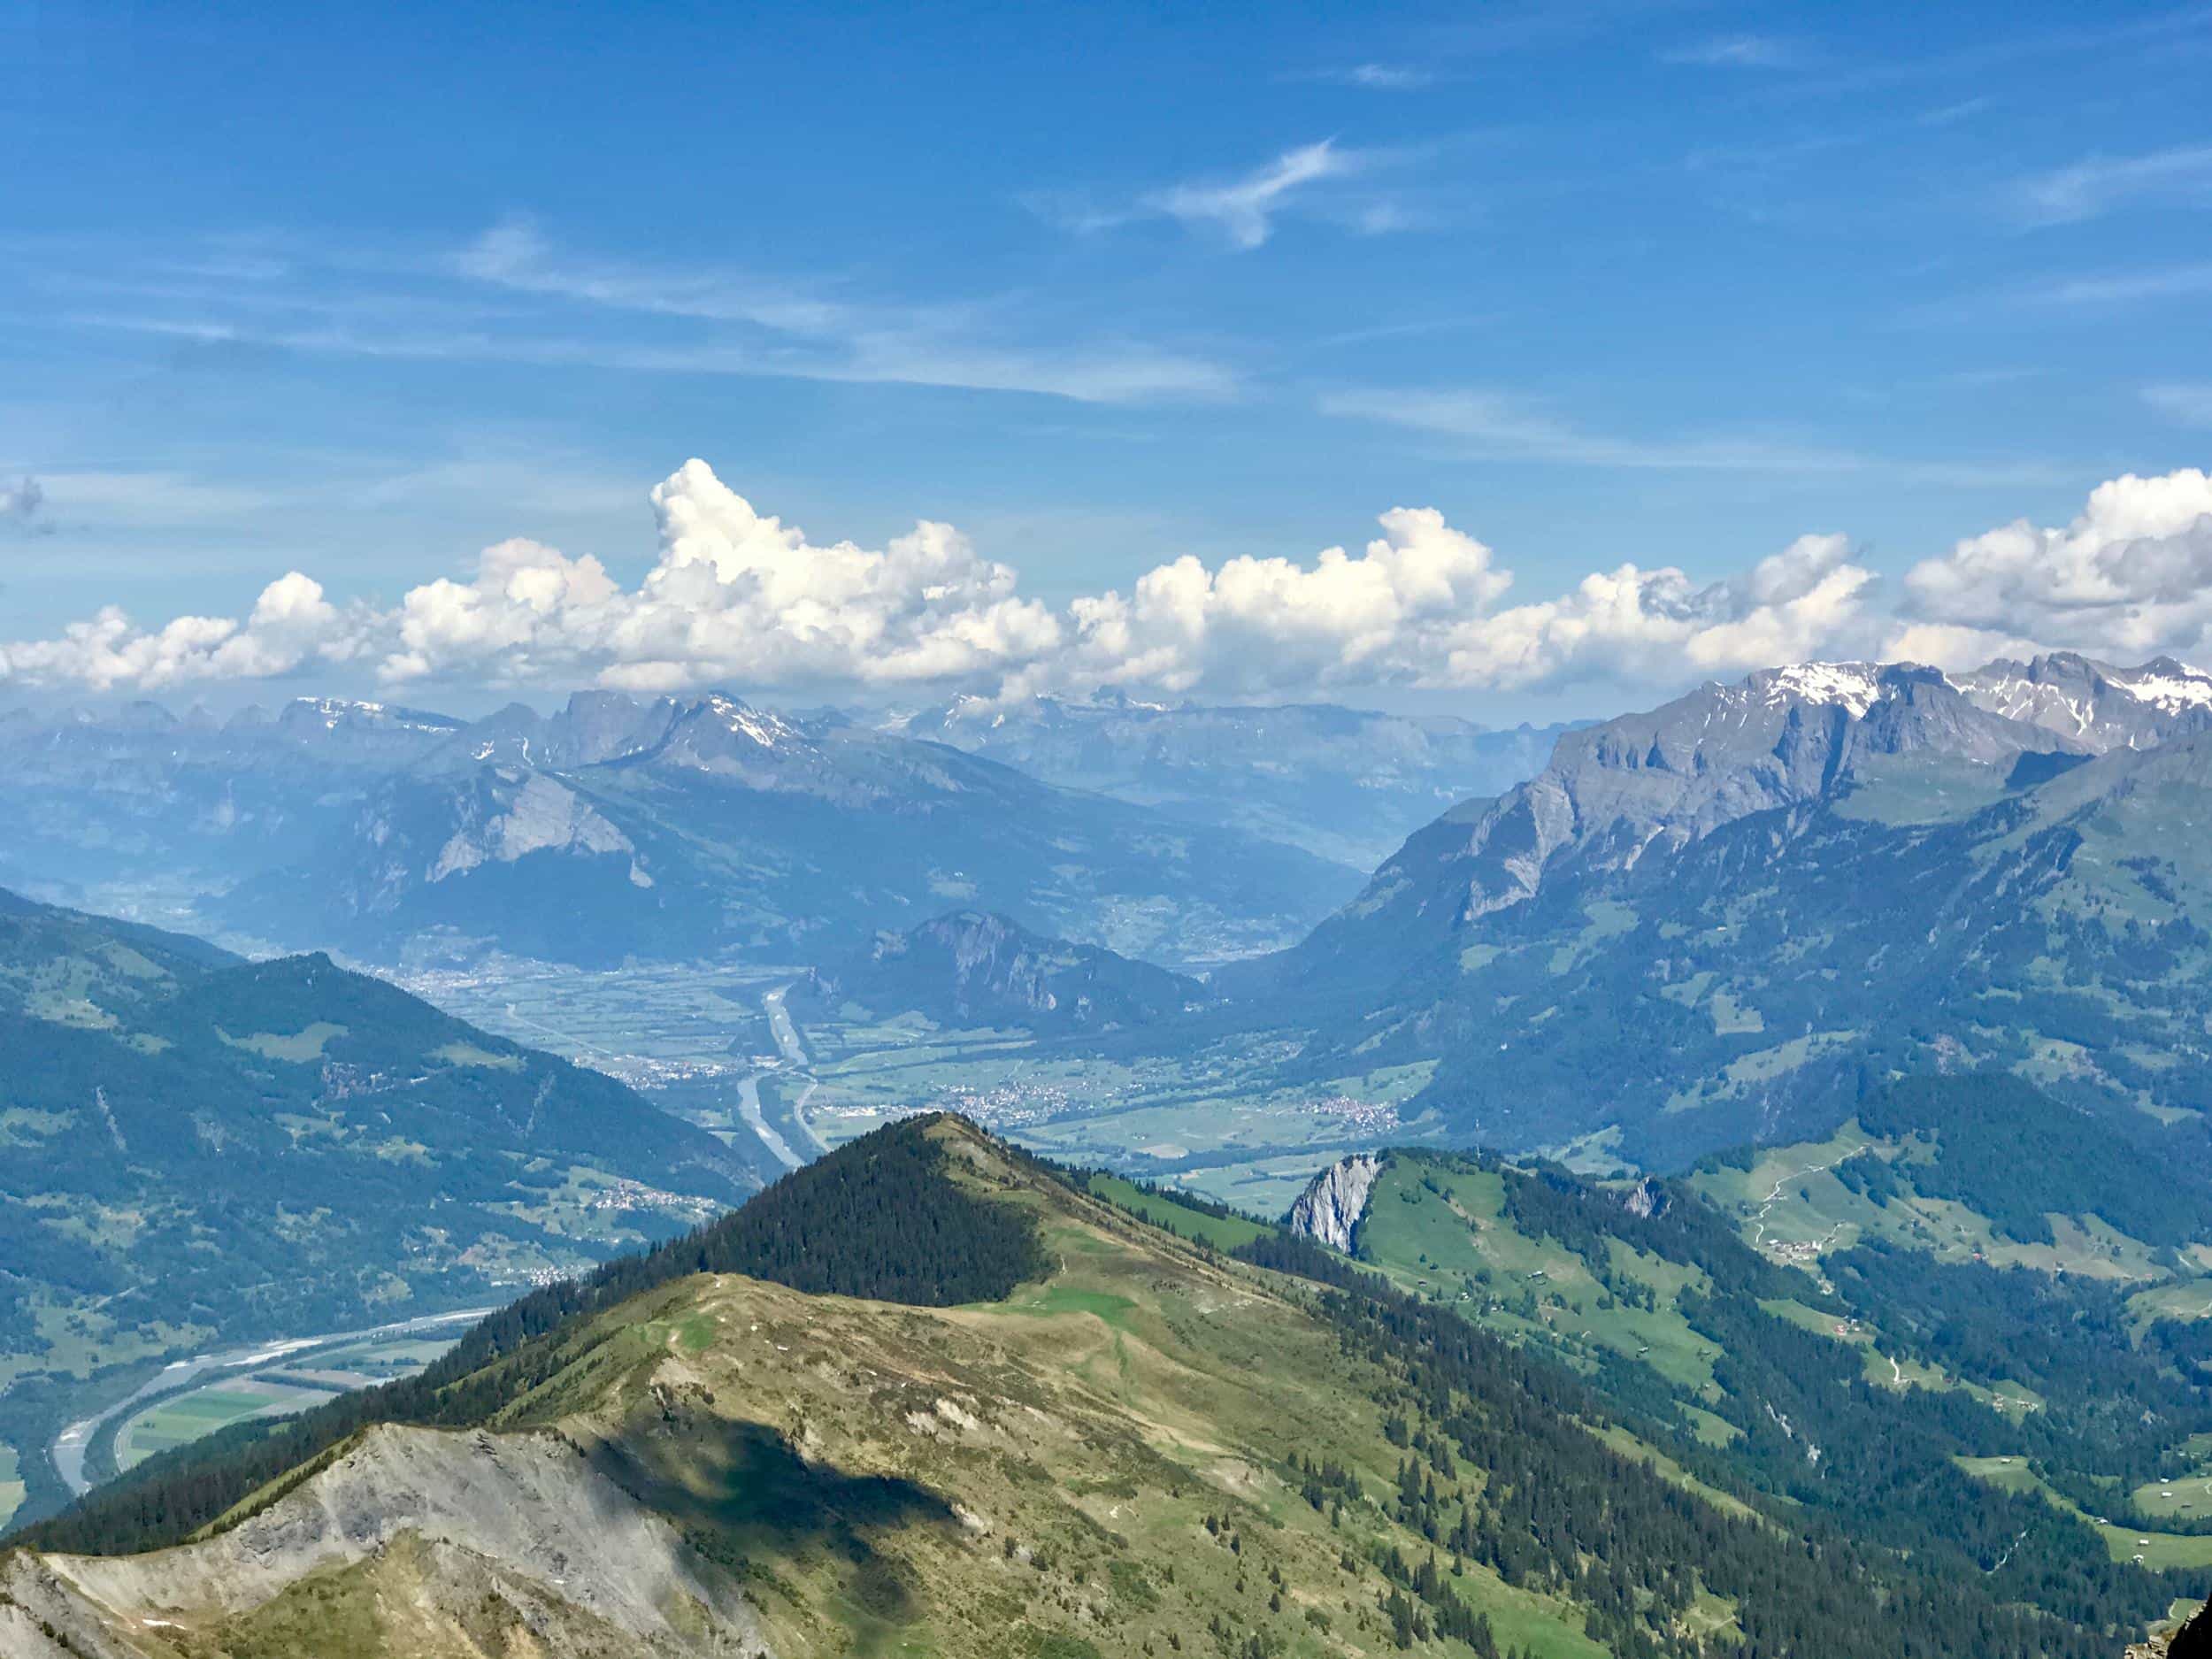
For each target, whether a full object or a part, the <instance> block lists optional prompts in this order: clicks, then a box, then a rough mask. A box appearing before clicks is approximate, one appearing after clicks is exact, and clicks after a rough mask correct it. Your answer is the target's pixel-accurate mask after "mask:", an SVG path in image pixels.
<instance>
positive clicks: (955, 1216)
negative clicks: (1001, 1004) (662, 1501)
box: [26, 1118, 1044, 1552]
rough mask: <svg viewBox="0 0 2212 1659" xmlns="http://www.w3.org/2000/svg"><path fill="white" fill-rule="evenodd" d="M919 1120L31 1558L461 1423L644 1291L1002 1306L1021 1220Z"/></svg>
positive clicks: (530, 1299) (82, 1524)
mask: <svg viewBox="0 0 2212 1659" xmlns="http://www.w3.org/2000/svg"><path fill="white" fill-rule="evenodd" d="M951 1121H952V1120H950V1119H947V1118H917V1119H912V1120H910V1122H909V1123H908V1124H906V1125H899V1126H898V1127H897V1128H896V1130H895V1131H886V1132H882V1133H879V1134H877V1135H874V1136H872V1137H869V1138H868V1139H867V1140H865V1141H855V1142H852V1143H850V1144H849V1145H848V1146H846V1147H843V1148H840V1149H839V1150H838V1151H836V1152H834V1153H832V1154H830V1155H829V1156H827V1157H825V1158H823V1159H821V1160H820V1161H818V1163H815V1164H809V1165H807V1166H805V1167H804V1168H803V1169H800V1170H797V1171H793V1172H792V1173H791V1174H789V1175H787V1176H786V1177H785V1178H784V1179H782V1180H780V1181H779V1182H777V1183H776V1184H775V1186H773V1187H770V1188H769V1189H768V1190H767V1191H766V1192H765V1193H764V1194H761V1195H760V1197H759V1199H758V1200H757V1202H754V1203H750V1204H748V1205H746V1206H745V1207H743V1208H742V1209H740V1210H733V1211H732V1212H730V1213H729V1214H728V1215H727V1216H726V1217H723V1218H722V1219H721V1220H719V1221H718V1222H716V1223H714V1224H713V1225H710V1226H707V1227H703V1228H701V1229H699V1230H697V1231H696V1232H694V1233H690V1234H687V1235H686V1236H685V1237H683V1238H681V1239H678V1240H672V1241H670V1242H669V1243H667V1244H664V1245H661V1246H659V1247H657V1248H655V1249H653V1250H652V1251H650V1252H649V1253H647V1254H646V1255H644V1256H628V1257H624V1258H621V1259H619V1260H617V1261H615V1262H612V1263H608V1264H607V1265H606V1266H605V1267H603V1268H601V1269H599V1270H597V1271H595V1272H594V1273H593V1274H591V1275H590V1276H589V1277H588V1278H587V1279H584V1280H582V1281H580V1282H579V1281H563V1282H561V1283H559V1284H556V1285H551V1286H546V1287H544V1288H543V1289H541V1290H538V1291H534V1292H532V1293H531V1294H529V1295H527V1296H525V1297H523V1298H521V1299H520V1300H519V1301H518V1302H514V1303H511V1305H509V1306H508V1307H506V1308H503V1309H502V1310H500V1311H499V1312H497V1313H495V1314H493V1315H492V1316H490V1317H488V1318H487V1319H485V1320H484V1321H483V1322H482V1323H480V1324H479V1325H476V1326H474V1327H472V1329H471V1330H470V1331H469V1332H468V1333H466V1334H465V1336H464V1337H463V1338H462V1339H461V1340H460V1341H459V1342H458V1343H457V1344H456V1345H455V1347H454V1348H452V1349H451V1350H450V1351H449V1353H448V1354H446V1355H445V1356H443V1357H442V1358H441V1359H439V1360H437V1361H436V1362H434V1363H433V1364H432V1365H431V1366H430V1367H429V1368H428V1369H427V1370H426V1371H424V1372H423V1373H422V1374H421V1375H419V1376H418V1377H414V1378H410V1379H404V1380H403V1381H398V1382H394V1383H388V1384H386V1385H384V1386H380V1387H379V1388H374V1389H370V1390H367V1391H365V1392H363V1393H360V1394H349V1395H344V1396H342V1397H341V1398H340V1399H338V1400H337V1401H334V1402H332V1403H331V1404H330V1405H328V1406H325V1407H320V1408H318V1409H313V1410H310V1411H308V1412H305V1413H303V1414H302V1415H301V1416H300V1417H296V1418H291V1419H288V1420H286V1421H284V1422H281V1423H280V1424H277V1425H273V1426H270V1425H259V1424H249V1425H241V1426H240V1427H236V1428H233V1429H230V1430H227V1431H219V1432H217V1433H216V1434H214V1435H211V1436H210V1437H208V1438H207V1439H206V1440H204V1441H201V1442H199V1443H197V1444H196V1445H193V1446H188V1447H184V1448H180V1449H179V1450H177V1451H174V1452H170V1453H167V1454H163V1455H157V1456H154V1457H152V1458H150V1459H148V1460H147V1461H146V1462H145V1463H142V1464H141V1465H140V1466H139V1467H138V1468H137V1469H136V1470H134V1471H132V1472H131V1473H130V1474H129V1475H128V1476H127V1477H125V1478H123V1479H119V1480H117V1481H115V1482H112V1483H111V1484H109V1485H108V1486H103V1487H100V1488H96V1490H95V1491H94V1492H92V1493H91V1494H88V1495H87V1496H86V1497H85V1498H84V1499H82V1500H81V1501H80V1502H77V1503H76V1504H74V1505H73V1506H72V1507H71V1508H70V1509H68V1510H66V1511H65V1513H63V1514H62V1515H60V1516H59V1517H56V1518H54V1519H52V1520H50V1521H46V1522H43V1523H42V1524H40V1525H37V1526H35V1527H34V1528H31V1529H29V1530H28V1532H27V1534H26V1536H27V1538H28V1539H29V1540H31V1541H32V1542H34V1543H35V1544H37V1545H38V1546H39V1547H40V1548H50V1549H69V1550H86V1551H95V1552H96V1551H100V1550H117V1549H122V1550H135V1549H142V1548H156V1547H158V1546H160V1545H162V1544H165V1543H170V1542H174V1541H176V1540H179V1539H181V1538H183V1537H185V1536H187V1535H188V1534H189V1533H191V1532H195V1531H196V1530H197V1529H199V1528H200V1527H202V1526H204V1525H207V1524H208V1523H209V1522H210V1521H211V1520H212V1519H214V1518H215V1517H217V1516H219V1515H221V1514H223V1513H224V1512H225V1511H227V1510H228V1509H231V1508H232V1506H233V1505H234V1504H236V1503H237V1502H240V1501H241V1500H242V1498H243V1497H244V1496H245V1494H248V1493H250V1492H251V1491H253V1490H255V1489H257V1488H258V1487H260V1486H263V1485H265V1483H266V1482H268V1481H270V1480H272V1479H276V1478H277V1477H278V1476H279V1475H280V1473H281V1472H282V1471H284V1470H286V1469H288V1468H290V1467H292V1466H293V1465H296V1464H297V1463H302V1462H304V1461H306V1460H307V1459H309V1458H311V1457H313V1456H316V1455H319V1454H320V1453H321V1452H322V1451H323V1450H325V1449H326V1448H328V1447H330V1446H333V1445H335V1444H337V1443H339V1442H340V1441H342V1440H345V1439H347V1438H348V1437H349V1436H351V1435H353V1434H355V1433H357V1432H359V1430H360V1429H361V1428H362V1427H364V1426H365V1425H369V1424H373V1423H379V1422H418V1423H457V1422H467V1421H471V1420H472V1419H473V1418H474V1417H478V1416H480V1415H482V1414H483V1413H484V1412H485V1411H487V1410H488V1409H491V1408H492V1406H493V1405H494V1404H495V1402H497V1401H498V1400H499V1399H501V1398H502V1397H503V1395H504V1394H507V1393H510V1392H512V1391H513V1390H515V1389H517V1388H518V1387H521V1388H526V1387H527V1386H532V1385H531V1383H530V1382H529V1380H528V1379H530V1378H532V1377H534V1376H536V1375H539V1374H541V1373H544V1374H549V1373H550V1372H551V1371H556V1370H558V1369H559V1367H560V1365H561V1363H564V1362H563V1361H562V1359H561V1357H560V1349H559V1348H558V1346H557V1343H555V1342H554V1341H553V1339H554V1338H555V1337H557V1335H558V1334H559V1333H563V1332H565V1331H571V1330H573V1329H575V1328H577V1327H578V1326H579V1325H580V1322H583V1321H586V1320H588V1318H589V1317H591V1316H594V1315H595V1314H597V1313H599V1312H601V1311H603V1310H605V1309H608V1308H610V1307H612V1306H614V1305H615V1304H616V1303H618V1302H621V1301H623V1300H625V1299H626V1298H627V1297H629V1296H632V1295H634V1294H638V1293H640V1292H641V1291H644V1290H646V1289H649V1288H650V1287H652V1286H657V1285H662V1284H666V1283H668V1282H670V1281H672V1280H673V1279H679V1278H682V1277H685V1276H687V1275H689V1274H692V1273H698V1272H746V1273H749V1274H750V1275H752V1276H754V1277H757V1278H765V1279H777V1280H779V1281H789V1282H792V1283H794V1284H795V1286H797V1287H798V1288H801V1289H804V1290H810V1291H815V1292H821V1293H829V1294H848V1295H853V1294H866V1295H871V1296H874V1297H877V1298H879V1299H883V1300H889V1301H910V1302H922V1303H929V1304H941V1303H950V1302H965V1301H974V1300H979V1299H989V1298H993V1297H995V1296H1000V1295H1003V1294H1005V1293H1006V1292H1007V1291H1008V1290H1009V1289H1010V1288H1011V1287H1012V1286H1014V1285H1015V1284H1018V1283H1019V1282H1020V1281H1021V1280H1022V1279H1025V1278H1031V1277H1034V1276H1035V1275H1037V1274H1038V1273H1040V1272H1041V1271H1042V1270H1043V1267H1044V1258H1043V1256H1041V1254H1040V1249H1041V1247H1040V1246H1039V1244H1038V1242H1037V1240H1036V1238H1035V1233H1034V1228H1033V1225H1031V1223H1030V1222H1029V1221H1028V1219H1027V1218H1026V1217H1024V1216H1023V1215H1022V1214H1021V1213H1020V1212H1018V1211H1017V1210H1009V1209H1007V1208H1006V1207H1004V1206H1002V1205H994V1204H991V1203H988V1202H984V1201H983V1200H982V1199H980V1198H979V1197H977V1196H976V1195H974V1194H972V1193H970V1192H969V1191H968V1190H967V1189H966V1188H964V1187H961V1186H959V1185H957V1184H956V1183H953V1182H949V1181H945V1180H940V1179H932V1176H933V1173H934V1172H935V1171H938V1170H939V1169H940V1168H941V1167H942V1166H944V1165H945V1164H947V1162H948V1161H949V1159H950V1158H951V1157H953V1156H954V1153H953V1152H952V1151H950V1150H949V1149H948V1144H949V1145H950V1146H952V1147H957V1146H958V1145H959V1144H960V1141H961V1139H962V1136H961V1135H958V1134H954V1133H950V1132H949V1131H947V1130H946V1129H945V1127H944V1126H945V1125H948V1124H949V1123H950V1122H951Z"/></svg>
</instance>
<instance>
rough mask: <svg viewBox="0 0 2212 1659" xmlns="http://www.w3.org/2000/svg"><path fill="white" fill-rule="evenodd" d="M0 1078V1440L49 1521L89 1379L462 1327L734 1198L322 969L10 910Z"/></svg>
mask: <svg viewBox="0 0 2212 1659" xmlns="http://www.w3.org/2000/svg"><path fill="white" fill-rule="evenodd" d="M0 1071H4V1074H5V1077H6V1095H5V1099H4V1102H0V1292H4V1297H0V1377H4V1379H5V1380H6V1382H7V1384H8V1385H9V1386H6V1387H5V1389H4V1392H0V1440H4V1441H6V1442H7V1443H9V1444H11V1445H12V1446H13V1447H14V1448H15V1450H16V1452H17V1455H18V1459H19V1463H20V1465H21V1466H22V1467H23V1468H24V1470H25V1471H26V1474H27V1479H29V1480H30V1481H31V1483H32V1486H33V1491H34V1498H35V1500H38V1501H41V1502H46V1503H50V1502H52V1501H53V1499H54V1498H55V1497H57V1496H58V1495H59V1494H57V1493H54V1492H52V1491H51V1489H50V1486H48V1485H47V1484H46V1483H48V1482H50V1480H51V1476H50V1472H49V1471H48V1470H47V1467H46V1459H45V1456H44V1455H43V1453H44V1448H45V1445H46V1441H47V1438H48V1436H49V1434H50V1432H52V1431H54V1430H56V1429H58V1427H59V1426H60V1422H62V1421H66V1420H68V1418H69V1417H79V1416H83V1415H85V1414H86V1409H87V1402H90V1401H96V1400H98V1399H99V1398H100V1397H101V1396H100V1394H99V1392H98V1391H99V1389H100V1388H101V1387H102V1386H105V1384H104V1382H103V1381H102V1380H101V1379H102V1378H103V1374H104V1373H105V1372H107V1371H110V1370H111V1368H116V1367H133V1366H135V1367H137V1368H140V1369H141V1370H158V1368H159V1367H158V1363H157V1362H158V1361H161V1360H164V1359H166V1358H168V1357H169V1356H173V1355H175V1354H178V1353H180V1352H184V1353H196V1352H201V1351H204V1349H205V1348H207V1347H209V1346H210V1345H215V1344H219V1343H221V1342H224V1341H227V1340H260V1339H263V1338H267V1337H290V1336H304V1335H309V1334H313V1333H321V1332H327V1331H335V1330H345V1329H351V1328H355V1327H358V1326H363V1325H373V1324H376V1323H379V1322H380V1321H383V1320H388V1319H392V1318H396V1317H407V1316H409V1315H411V1314H417V1313H427V1312H433V1311H437V1310H443V1309H449V1308H456V1307H467V1306H470V1305H472V1303H474V1304H477V1305H480V1304H482V1303H484V1302H492V1301H495V1300H497V1299H498V1297H499V1296H500V1295H501V1294H503V1291H502V1289H501V1287H502V1286H518V1285H522V1284H526V1283H528V1282H529V1281H530V1280H531V1279H532V1278H533V1277H534V1276H536V1275H541V1274H544V1273H547V1272H550V1271H573V1270H575V1269H578V1268H581V1267H586V1266H588V1265H590V1264H591V1263H594V1262H595V1261H599V1260H603V1259H604V1258H605V1257H606V1256H609V1255H610V1254H611V1253H612V1252H613V1251H614V1250H615V1249H616V1248H618V1247H619V1246H621V1245H622V1244H624V1243H626V1242H629V1243H635V1242H640V1241H642V1240H650V1239H655V1238H664V1237H667V1236H669V1235H670V1234H672V1233H680V1232H681V1231H683V1230H684V1229H686V1228H687V1227H688V1226H690V1225H695V1223H697V1222H698V1221H700V1220H701V1219H703V1217H707V1216H710V1215H712V1214H713V1213H715V1212H716V1211H717V1210H720V1209H722V1208H725V1207H726V1206H727V1205H729V1204H731V1203H733V1202H736V1201H737V1200H738V1199H740V1198H741V1197H742V1196H743V1195H744V1194H746V1193H747V1192H749V1191H750V1190H751V1189H752V1188H753V1187H754V1186H755V1185H756V1182H755V1181H754V1179H753V1178H752V1177H751V1175H750V1174H749V1170H748V1168H747V1166H746V1165H745V1164H744V1163H743V1162H741V1160H740V1159H739V1158H737V1157H736V1156H733V1154H732V1153H731V1152H730V1151H729V1149H728V1148H726V1147H725V1146H724V1145H723V1143H722V1142H721V1141H718V1140H717V1139H716V1138H715V1137H714V1136H712V1135H710V1134H709V1133H706V1132H704V1131H703V1130H700V1129H697V1128H695V1127H694V1126H692V1125H689V1124H687V1123H685V1122H683V1121H682V1120H680V1119H679V1118H673V1117H671V1116H669V1115H668V1114H666V1113H664V1112H662V1111H660V1110H657V1109H656V1108H654V1107H653V1106H651V1105H649V1104H648V1103H647V1102H646V1101H644V1100H643V1099H642V1098H641V1096H639V1095H638V1094H635V1093H634V1092H633V1091H632V1090H631V1089H629V1088H627V1087H625V1086H623V1085H622V1084H620V1083H618V1082H616V1081H615V1080H613V1079H611V1078H608V1077H605V1076H603V1075H602V1074H601V1073H599V1072H596V1071H587V1070H584V1069H582V1068H580V1067H577V1066H574V1065H572V1064H568V1063H567V1062H565V1061H563V1060H559V1059H556V1058H554V1057H552V1056H548V1055H544V1054H541V1053H538V1052H535V1051H534V1050H531V1049H526V1048H520V1047H518V1045H516V1044H514V1043H512V1042H510V1041H506V1040H504V1039H503V1038H497V1037H494V1036H491V1035H489V1034H488V1033H484V1032H481V1031H479V1030H477V1029H475V1028H474V1027H472V1026H470V1025H466V1024H465V1023H463V1022H462V1021H459V1020H457V1019H453V1018H449V1017H448V1016H446V1015H444V1014H441V1013H439V1012H438V1011H437V1010H434V1009H433V1008H431V1007H430V1006H429V1005H428V1004H426V1003H425V1002H420V1001H419V1000H418V999H416V998H414V997H412V996H410V995H406V994H405V993H403V992H402V991H400V990H398V989H396V988H395V987H392V986H390V985H388V984H386V983H385V982H383V981H381V980H379V979H371V978H368V977H366V976H365V975H361V974H357V973H350V972H345V971H344V970H342V969H340V968H338V967H336V966H334V964H332V963H331V962H330V960H329V959H328V958H327V957H326V956H296V957H285V958H280V959H278V960H275V961H271V962H262V963H246V962H242V961H240V960H238V959H237V958H235V957H232V956H227V955H226V954H225V953H223V952H220V951H218V950H214V949H211V948H210V947H206V946H204V945H201V944H199V943H197V942H196V941H191V940H187V939H181V938H179V937H176V936H174V935H170V934H164V933H157V932H155V931H154V930H151V929H147V928H140V927H134V926H127V925H123V924H117V923H111V922H109V921H107V920H105V919H104V918H96V917H88V916H83V915H81V914H78V913H76V912H72V911H66V910H58V909H54V908H52V907H48V906H42V905H34V904H30V903H28V902H25V901H22V900H19V899H15V898H12V897H10V898H8V899H7V901H6V902H5V904H4V908H0ZM88 1383H90V1384H92V1385H93V1386H92V1387H91V1388H90V1389H88V1388H87V1386H86V1385H87V1384H88Z"/></svg>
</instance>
